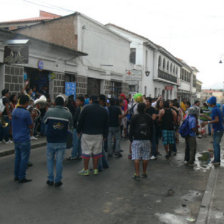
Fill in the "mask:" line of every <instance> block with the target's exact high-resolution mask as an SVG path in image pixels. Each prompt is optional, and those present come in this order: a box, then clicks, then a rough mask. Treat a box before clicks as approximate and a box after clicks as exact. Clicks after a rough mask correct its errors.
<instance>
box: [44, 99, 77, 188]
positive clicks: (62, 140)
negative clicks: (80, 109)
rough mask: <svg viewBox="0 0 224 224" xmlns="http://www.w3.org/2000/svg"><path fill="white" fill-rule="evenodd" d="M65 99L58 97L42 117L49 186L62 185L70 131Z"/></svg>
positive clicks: (69, 117)
mask: <svg viewBox="0 0 224 224" xmlns="http://www.w3.org/2000/svg"><path fill="white" fill-rule="evenodd" d="M64 105H65V99H64V97H63V96H61V95H59V96H57V97H56V99H55V107H54V108H50V109H49V110H48V111H47V113H46V114H45V116H44V123H45V124H46V125H47V131H46V135H47V168H48V181H47V184H48V185H49V186H53V185H54V184H55V187H59V186H61V185H62V181H61V180H62V170H63V160H64V154H65V149H66V141H67V135H68V130H69V129H72V126H73V125H72V124H73V121H72V114H71V113H70V112H69V110H68V109H67V108H65V107H64ZM55 158H56V177H55V178H54V159H55Z"/></svg>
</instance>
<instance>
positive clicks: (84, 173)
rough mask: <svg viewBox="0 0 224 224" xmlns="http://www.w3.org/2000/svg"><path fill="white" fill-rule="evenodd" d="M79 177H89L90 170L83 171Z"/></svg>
mask: <svg viewBox="0 0 224 224" xmlns="http://www.w3.org/2000/svg"><path fill="white" fill-rule="evenodd" d="M79 175H81V176H89V170H84V169H82V170H81V171H80V172H79Z"/></svg>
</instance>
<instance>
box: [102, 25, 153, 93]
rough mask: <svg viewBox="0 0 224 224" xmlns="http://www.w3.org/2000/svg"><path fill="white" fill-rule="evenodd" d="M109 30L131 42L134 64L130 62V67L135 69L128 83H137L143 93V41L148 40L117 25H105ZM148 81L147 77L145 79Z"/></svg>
mask: <svg viewBox="0 0 224 224" xmlns="http://www.w3.org/2000/svg"><path fill="white" fill-rule="evenodd" d="M106 27H108V28H109V29H110V30H112V31H113V32H115V33H117V34H119V35H121V36H123V37H124V38H126V39H128V40H129V41H130V42H131V44H130V48H135V49H136V64H135V65H133V64H131V65H130V67H131V69H135V70H137V71H136V72H133V73H136V75H133V76H132V77H130V81H129V83H130V84H131V83H138V85H139V86H138V88H137V89H138V90H139V92H140V93H144V86H145V85H144V76H145V75H144V71H145V59H144V58H145V55H144V54H145V46H144V42H146V41H148V40H147V39H144V38H142V37H139V36H138V35H135V34H132V33H131V32H128V31H125V30H123V29H120V28H118V27H115V26H113V25H110V24H108V25H106ZM150 75H151V74H150ZM147 81H148V79H147Z"/></svg>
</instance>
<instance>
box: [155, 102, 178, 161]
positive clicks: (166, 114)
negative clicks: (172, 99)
mask: <svg viewBox="0 0 224 224" xmlns="http://www.w3.org/2000/svg"><path fill="white" fill-rule="evenodd" d="M176 119H177V114H176V112H175V111H174V110H171V109H170V105H169V101H165V102H164V109H161V110H160V112H159V121H160V122H161V127H162V138H163V145H164V147H165V150H166V159H169V158H170V156H171V150H172V147H173V145H174V124H175V123H176Z"/></svg>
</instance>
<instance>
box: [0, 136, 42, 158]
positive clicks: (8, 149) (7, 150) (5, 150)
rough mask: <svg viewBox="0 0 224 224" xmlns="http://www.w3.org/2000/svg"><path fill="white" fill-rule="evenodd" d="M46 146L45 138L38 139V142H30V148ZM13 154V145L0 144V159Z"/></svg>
mask: <svg viewBox="0 0 224 224" xmlns="http://www.w3.org/2000/svg"><path fill="white" fill-rule="evenodd" d="M44 145H46V138H45V137H40V138H38V140H32V141H31V148H32V149H34V148H39V147H41V146H44ZM13 153H14V144H13V143H9V144H4V143H0V157H3V156H7V155H11V154H13Z"/></svg>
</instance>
